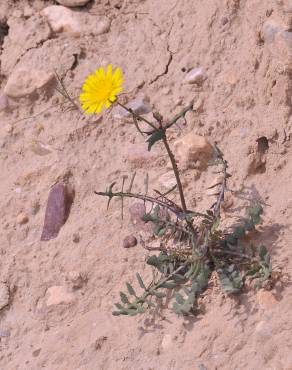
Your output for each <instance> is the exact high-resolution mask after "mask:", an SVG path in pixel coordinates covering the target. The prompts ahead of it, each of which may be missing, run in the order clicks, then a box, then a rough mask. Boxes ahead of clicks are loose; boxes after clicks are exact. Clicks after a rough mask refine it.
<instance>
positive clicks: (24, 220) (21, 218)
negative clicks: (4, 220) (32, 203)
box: [16, 212, 29, 225]
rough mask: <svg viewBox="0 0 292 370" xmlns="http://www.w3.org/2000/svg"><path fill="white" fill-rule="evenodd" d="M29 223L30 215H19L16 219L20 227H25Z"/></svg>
mask: <svg viewBox="0 0 292 370" xmlns="http://www.w3.org/2000/svg"><path fill="white" fill-rule="evenodd" d="M28 221H29V218H28V215H27V214H26V213H24V212H21V213H19V214H18V215H17V217H16V222H17V223H18V224H19V225H24V224H26V223H28Z"/></svg>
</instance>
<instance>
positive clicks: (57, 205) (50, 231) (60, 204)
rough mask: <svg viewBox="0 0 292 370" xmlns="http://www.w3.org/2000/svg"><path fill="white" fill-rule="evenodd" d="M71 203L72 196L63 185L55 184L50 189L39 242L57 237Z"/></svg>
mask: <svg viewBox="0 0 292 370" xmlns="http://www.w3.org/2000/svg"><path fill="white" fill-rule="evenodd" d="M72 201H73V199H72V196H71V195H70V193H69V191H68V189H67V186H66V185H65V184H56V185H54V186H53V187H52V189H51V191H50V194H49V197H48V202H47V208H46V214H45V222H44V226H43V231H42V236H41V240H43V241H45V240H50V239H54V238H56V237H57V236H58V234H59V231H60V229H61V227H62V226H63V225H64V223H65V222H66V220H67V218H68V216H69V211H70V207H71V205H72Z"/></svg>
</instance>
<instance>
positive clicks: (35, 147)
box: [29, 140, 52, 156]
mask: <svg viewBox="0 0 292 370" xmlns="http://www.w3.org/2000/svg"><path fill="white" fill-rule="evenodd" d="M29 148H30V150H31V151H32V152H33V153H34V154H37V155H40V156H44V155H48V154H50V153H52V149H51V148H50V147H49V146H48V145H45V144H43V143H41V142H40V141H37V140H33V141H32V143H31V144H30V146H29Z"/></svg>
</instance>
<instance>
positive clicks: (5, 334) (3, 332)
mask: <svg viewBox="0 0 292 370" xmlns="http://www.w3.org/2000/svg"><path fill="white" fill-rule="evenodd" d="M8 337H10V331H9V330H0V338H8Z"/></svg>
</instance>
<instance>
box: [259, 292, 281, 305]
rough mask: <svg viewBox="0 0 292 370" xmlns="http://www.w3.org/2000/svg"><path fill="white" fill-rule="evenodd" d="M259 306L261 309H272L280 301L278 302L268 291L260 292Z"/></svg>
mask: <svg viewBox="0 0 292 370" xmlns="http://www.w3.org/2000/svg"><path fill="white" fill-rule="evenodd" d="M257 299H258V304H259V306H260V307H261V308H264V309H265V308H272V307H274V306H275V305H276V304H277V303H278V301H277V300H276V298H275V296H274V294H273V293H272V292H270V291H267V290H260V291H259V292H258V294H257Z"/></svg>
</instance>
